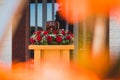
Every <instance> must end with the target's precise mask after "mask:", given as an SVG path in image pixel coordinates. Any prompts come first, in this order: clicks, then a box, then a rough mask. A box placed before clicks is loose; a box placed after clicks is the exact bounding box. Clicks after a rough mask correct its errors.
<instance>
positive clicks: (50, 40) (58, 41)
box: [30, 29, 74, 45]
mask: <svg viewBox="0 0 120 80" xmlns="http://www.w3.org/2000/svg"><path fill="white" fill-rule="evenodd" d="M73 40H74V37H73V34H72V33H71V32H69V31H65V30H63V29H60V30H47V31H43V30H39V31H35V32H34V33H33V35H32V36H31V37H30V43H31V44H33V45H68V44H73Z"/></svg>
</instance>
